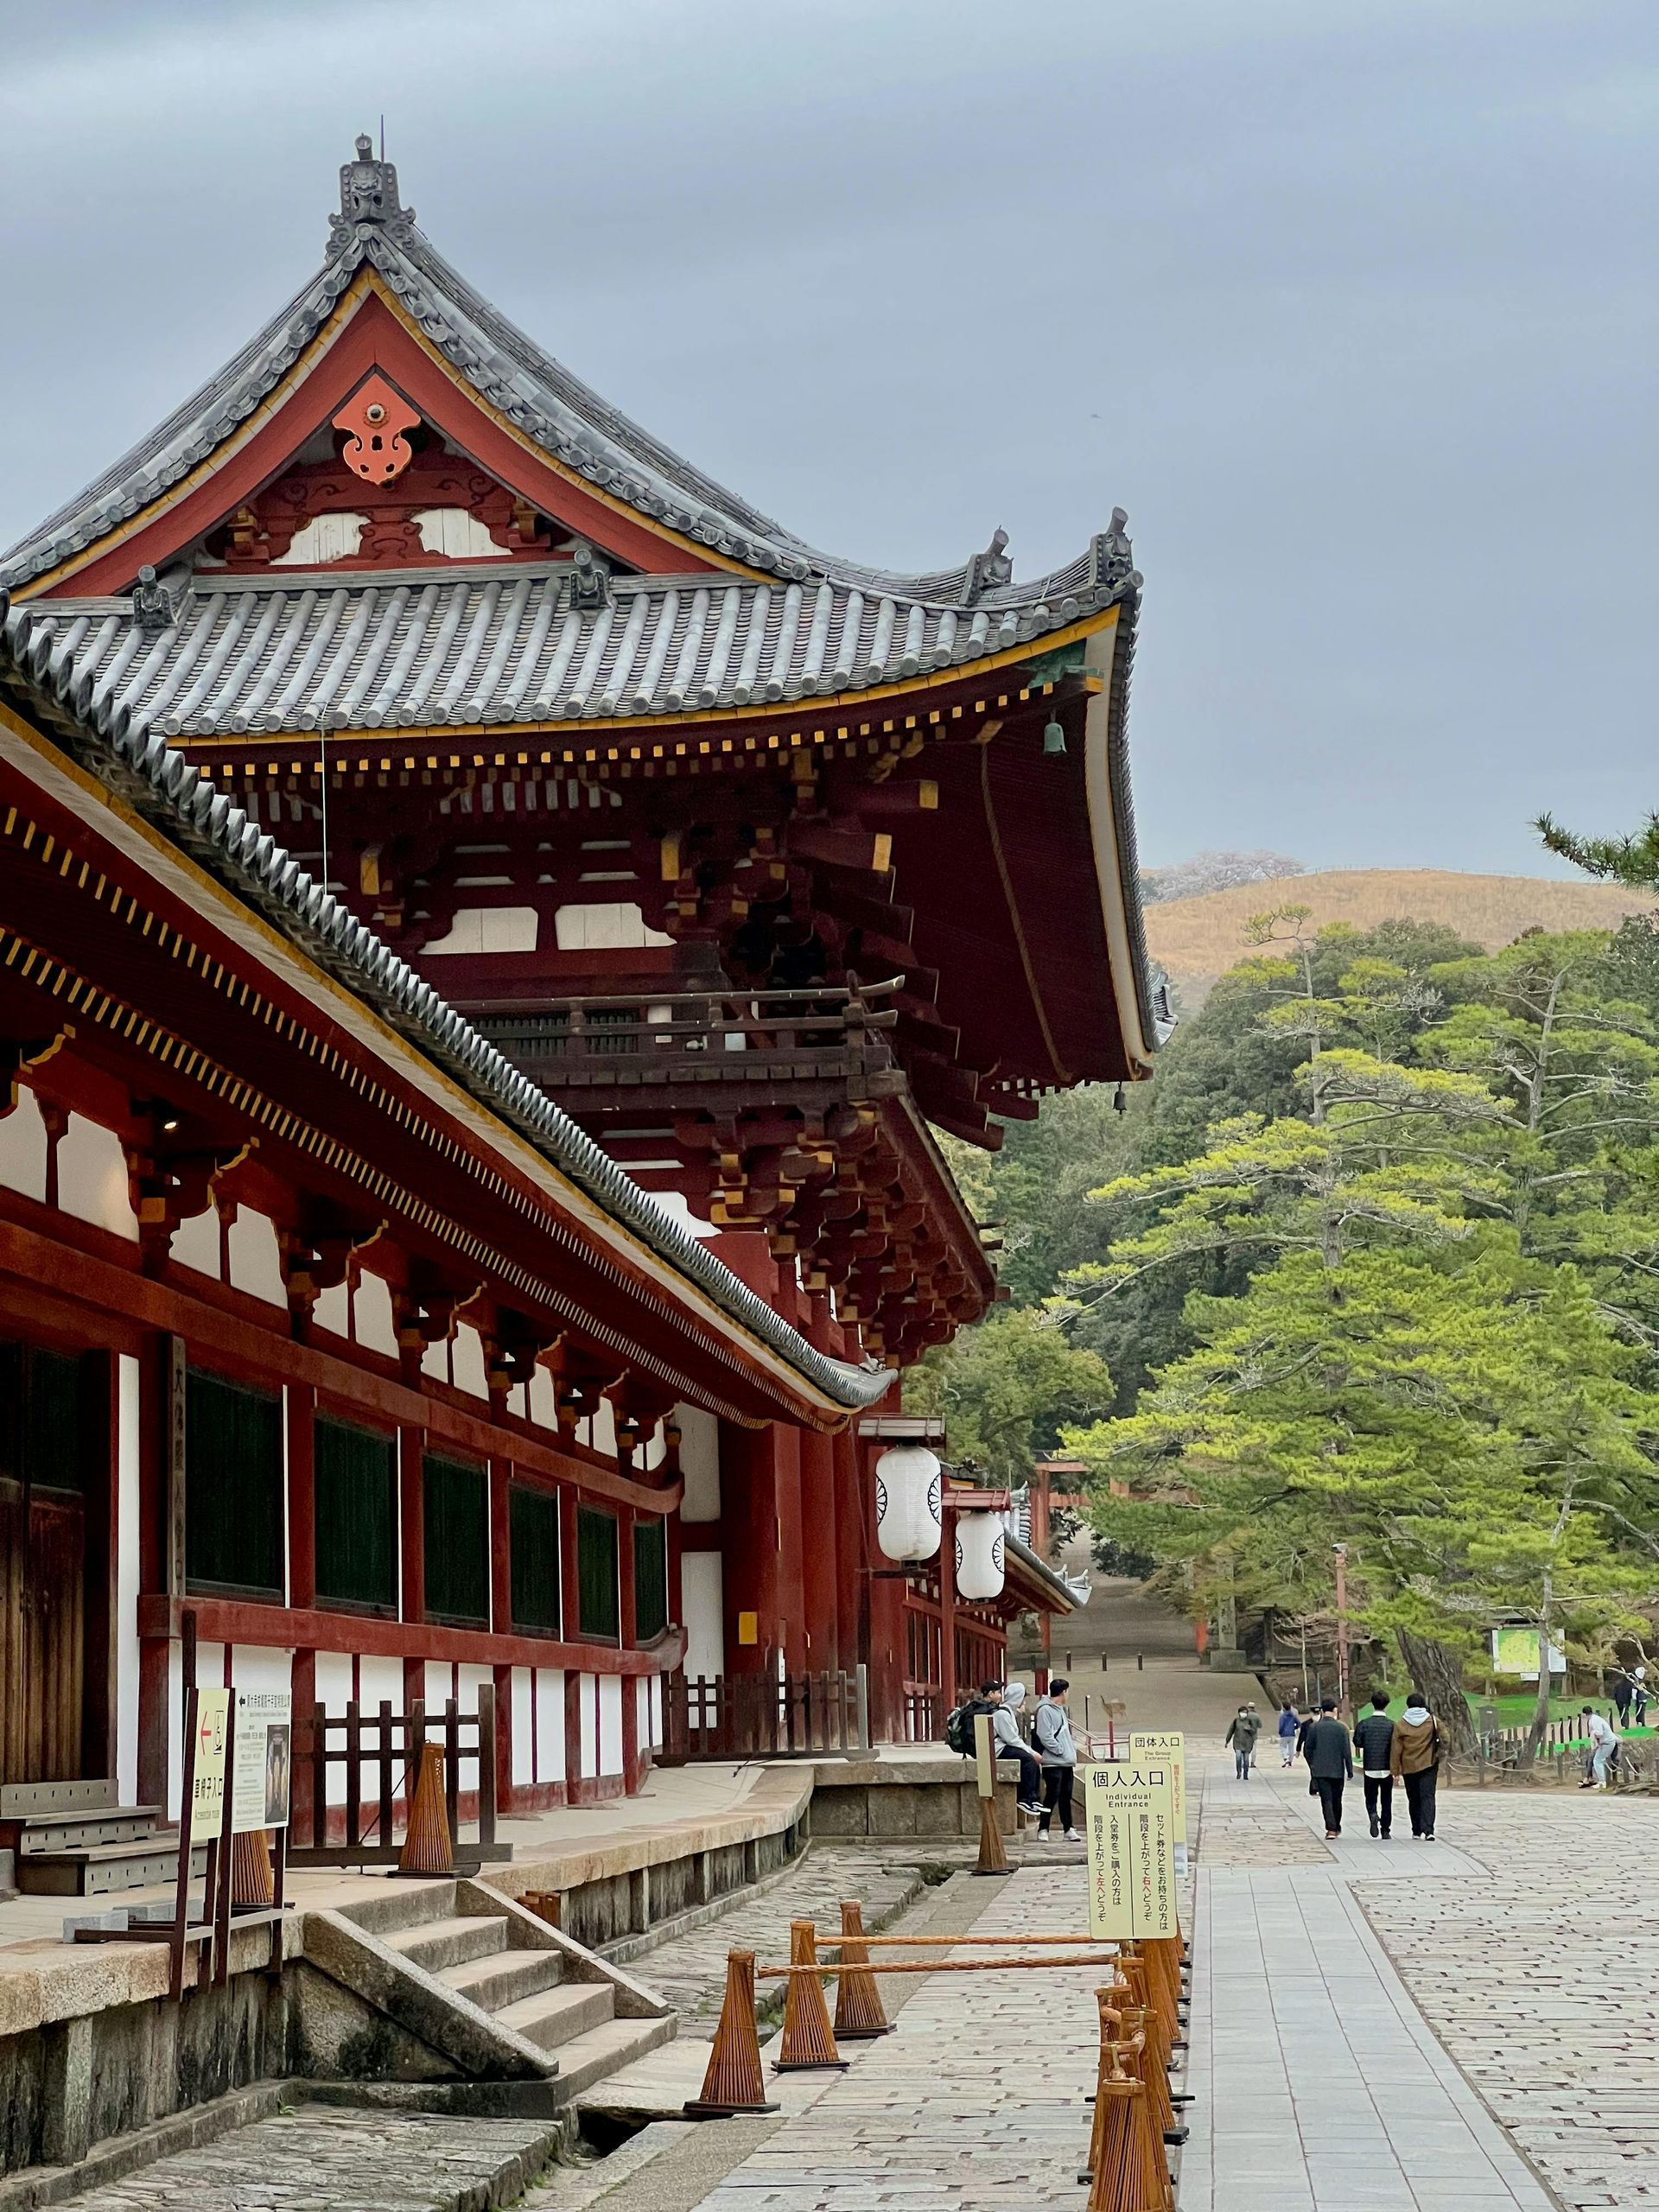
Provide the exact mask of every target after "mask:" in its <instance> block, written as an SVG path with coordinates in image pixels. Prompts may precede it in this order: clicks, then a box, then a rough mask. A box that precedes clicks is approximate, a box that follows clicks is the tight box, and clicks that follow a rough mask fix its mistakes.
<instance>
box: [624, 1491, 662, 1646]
mask: <svg viewBox="0 0 1659 2212" xmlns="http://www.w3.org/2000/svg"><path fill="white" fill-rule="evenodd" d="M667 1626H668V1523H667V1522H666V1521H664V1520H662V1519H660V1518H658V1519H656V1520H651V1521H636V1522H634V1524H633V1634H634V1640H635V1642H636V1643H651V1642H652V1639H653V1638H654V1637H659V1636H660V1635H661V1634H662V1632H663V1630H664V1629H665V1628H666V1627H667Z"/></svg>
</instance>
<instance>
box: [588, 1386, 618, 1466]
mask: <svg viewBox="0 0 1659 2212" xmlns="http://www.w3.org/2000/svg"><path fill="white" fill-rule="evenodd" d="M588 1441H589V1442H590V1443H591V1444H592V1446H593V1447H594V1451H595V1452H603V1454H604V1455H605V1457H606V1458H607V1459H615V1457H616V1415H615V1414H613V1412H612V1410H611V1407H610V1402H609V1401H608V1400H607V1399H605V1398H601V1400H600V1402H599V1403H598V1405H597V1406H596V1407H595V1408H594V1417H593V1420H592V1421H590V1422H589V1424H588Z"/></svg>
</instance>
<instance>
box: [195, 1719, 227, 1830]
mask: <svg viewBox="0 0 1659 2212" xmlns="http://www.w3.org/2000/svg"><path fill="white" fill-rule="evenodd" d="M187 1709H188V1708H187ZM195 1729H196V1764H195V1770H194V1780H193V1782H192V1784H191V1790H190V1840H191V1842H192V1843H212V1842H214V1841H215V1840H217V1838H218V1836H219V1831H220V1829H221V1828H222V1827H223V1826H224V1824H225V1748H226V1743H227V1741H228V1739H229V1737H230V1732H231V1694H230V1692H229V1690H201V1689H199V1690H198V1691H197V1692H196V1701H195Z"/></svg>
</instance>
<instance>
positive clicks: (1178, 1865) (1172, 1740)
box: [1129, 1728, 1186, 1874]
mask: <svg viewBox="0 0 1659 2212" xmlns="http://www.w3.org/2000/svg"><path fill="white" fill-rule="evenodd" d="M1129 1764H1130V1765H1131V1766H1138V1767H1146V1766H1166V1767H1167V1768H1168V1769H1169V1784H1170V1799H1171V1803H1172V1805H1173V1816H1174V1828H1175V1872H1177V1873H1178V1874H1185V1872H1186V1738H1185V1736H1184V1735H1182V1733H1181V1732H1180V1731H1179V1729H1167V1728H1166V1729H1139V1728H1137V1729H1136V1730H1135V1732H1133V1733H1132V1734H1131V1736H1130V1738H1129Z"/></svg>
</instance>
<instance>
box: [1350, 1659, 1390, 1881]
mask: <svg viewBox="0 0 1659 2212" xmlns="http://www.w3.org/2000/svg"><path fill="white" fill-rule="evenodd" d="M1393 1742H1394V1723H1393V1721H1392V1720H1390V1719H1389V1694H1388V1692H1387V1691H1386V1690H1378V1692H1377V1694H1376V1696H1375V1697H1374V1698H1373V1699H1372V1700H1371V1709H1370V1712H1369V1713H1363V1714H1362V1715H1361V1717H1360V1718H1359V1719H1357V1721H1355V1723H1354V1749H1355V1750H1356V1751H1357V1752H1358V1754H1359V1770H1360V1773H1361V1774H1362V1775H1363V1777H1364V1780H1365V1817H1366V1819H1367V1820H1369V1821H1370V1824H1371V1834H1373V1835H1374V1836H1380V1837H1381V1838H1382V1840H1383V1842H1384V1843H1386V1842H1387V1841H1388V1840H1389V1829H1390V1828H1391V1827H1393V1825H1394V1777H1393V1775H1392V1774H1391V1773H1390V1772H1389V1747H1390V1745H1392V1744H1393Z"/></svg>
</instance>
